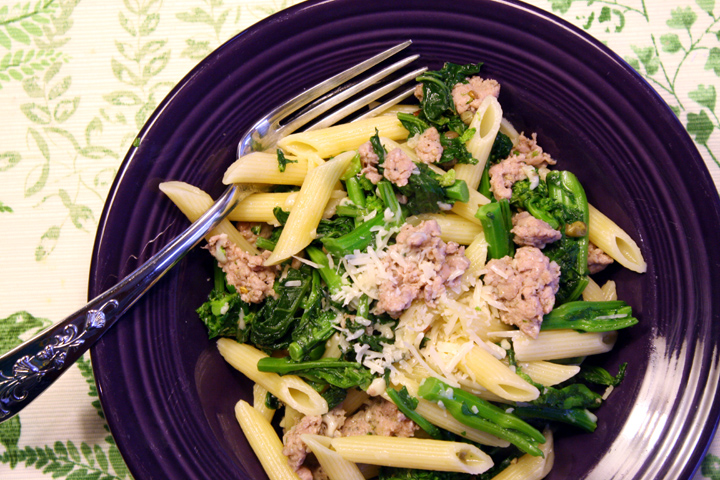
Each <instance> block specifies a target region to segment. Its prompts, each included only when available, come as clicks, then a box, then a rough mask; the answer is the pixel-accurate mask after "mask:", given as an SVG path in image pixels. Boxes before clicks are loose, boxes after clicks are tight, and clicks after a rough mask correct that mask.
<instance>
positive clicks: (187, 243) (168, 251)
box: [0, 185, 238, 422]
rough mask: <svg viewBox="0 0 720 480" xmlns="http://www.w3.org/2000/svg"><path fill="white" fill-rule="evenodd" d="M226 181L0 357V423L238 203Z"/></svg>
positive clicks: (233, 188)
mask: <svg viewBox="0 0 720 480" xmlns="http://www.w3.org/2000/svg"><path fill="white" fill-rule="evenodd" d="M237 193H238V189H237V187H236V186H234V185H232V186H230V187H229V188H228V189H227V190H226V191H225V193H223V195H222V196H221V197H219V198H218V200H217V201H216V202H215V204H214V205H213V206H212V208H210V209H209V210H208V211H207V212H205V213H204V214H203V215H202V216H201V217H200V218H199V219H198V220H197V221H195V222H194V223H193V224H192V225H190V227H188V228H187V230H185V231H184V232H183V233H182V234H180V235H179V236H178V237H176V238H175V239H173V241H172V242H170V243H169V244H168V245H166V246H165V247H163V248H162V250H160V251H159V252H158V253H156V254H155V255H153V256H152V257H151V258H150V259H149V260H148V261H147V262H145V263H144V264H142V265H141V266H140V267H138V268H137V269H136V270H134V271H133V272H132V273H130V275H128V276H127V277H125V278H124V279H123V280H122V281H121V282H120V283H118V284H117V285H115V286H114V287H112V288H110V289H109V290H107V291H105V292H104V293H102V294H100V295H99V296H97V297H95V298H94V299H93V300H91V301H90V302H89V303H88V304H87V305H85V306H84V307H83V308H81V309H80V310H78V311H76V312H75V313H73V314H72V315H70V316H69V317H67V318H66V319H65V320H63V321H61V322H58V323H56V324H54V325H51V326H50V327H48V328H47V329H45V330H43V331H42V332H40V333H39V334H37V335H36V336H35V337H33V338H31V339H30V340H28V341H26V342H25V343H23V344H21V345H19V346H18V347H16V348H14V349H13V350H10V351H9V352H7V353H5V354H3V355H1V356H0V422H3V421H5V420H7V419H9V418H11V417H12V416H13V415H15V414H17V413H18V412H19V411H20V410H22V409H23V408H24V407H25V406H26V405H28V404H29V403H30V402H32V401H33V400H34V399H35V398H36V397H37V396H38V395H40V394H41V393H42V392H44V391H45V389H46V388H48V387H49V386H50V385H52V384H53V382H54V381H55V380H56V379H57V378H58V377H60V375H62V374H63V373H65V371H66V370H67V369H68V368H69V367H70V366H71V365H72V364H73V363H75V361H76V360H77V359H78V358H80V357H81V356H82V355H83V354H84V353H85V352H87V351H88V350H89V349H90V347H91V346H92V345H93V344H95V342H96V341H97V340H98V339H99V338H100V337H101V336H102V335H103V334H104V333H105V332H106V331H108V330H109V329H110V327H112V326H113V325H114V324H115V322H116V321H117V320H118V319H119V318H120V316H122V314H123V313H125V312H126V311H127V309H128V308H130V307H131V306H132V305H133V304H134V303H135V302H136V301H137V300H138V299H139V298H140V297H142V296H143V294H144V293H145V292H147V291H148V290H149V289H150V287H152V286H153V285H154V284H155V283H156V282H157V281H158V280H160V278H161V277H162V276H163V275H164V274H165V273H166V272H167V271H169V270H170V269H171V268H172V267H173V266H175V264H177V262H178V261H179V260H180V259H181V258H182V257H183V256H184V255H185V254H186V253H187V252H188V251H190V249H192V248H193V247H195V246H196V245H197V244H198V243H200V241H201V240H202V239H203V237H204V236H205V234H207V233H208V232H209V231H210V230H212V229H213V228H214V227H216V226H217V225H218V224H219V223H220V222H221V221H222V220H223V219H224V218H225V217H226V216H227V215H228V213H230V211H231V210H232V209H233V208H234V207H235V205H236V204H237V198H238V196H237Z"/></svg>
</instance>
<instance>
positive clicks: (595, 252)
mask: <svg viewBox="0 0 720 480" xmlns="http://www.w3.org/2000/svg"><path fill="white" fill-rule="evenodd" d="M611 263H613V259H612V257H611V256H610V255H608V254H607V253H605V252H603V251H602V250H601V249H600V248H599V247H597V246H596V245H595V244H594V243H592V242H589V243H588V270H589V271H590V274H593V273H598V272H601V271H603V270H605V267H607V266H608V265H610V264H611Z"/></svg>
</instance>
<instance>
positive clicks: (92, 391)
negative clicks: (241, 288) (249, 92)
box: [0, 0, 720, 480]
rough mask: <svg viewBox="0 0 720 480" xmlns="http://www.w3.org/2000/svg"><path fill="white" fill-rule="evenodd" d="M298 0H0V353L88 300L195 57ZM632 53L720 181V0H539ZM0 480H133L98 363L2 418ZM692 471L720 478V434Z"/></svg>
mask: <svg viewBox="0 0 720 480" xmlns="http://www.w3.org/2000/svg"><path fill="white" fill-rule="evenodd" d="M294 3H298V2H297V1H293V0H242V1H240V0H173V1H170V0H107V1H105V0H103V1H99V0H14V1H13V0H11V1H7V0H0V114H1V115H2V118H3V128H2V129H0V140H1V141H0V222H1V225H2V228H1V229H0V231H1V232H2V233H0V252H1V253H0V255H1V258H2V260H1V262H0V264H1V265H2V267H0V271H1V272H2V275H0V283H1V285H0V351H6V350H9V349H11V348H13V347H14V346H16V345H18V344H19V343H21V342H22V341H23V340H24V339H27V338H29V337H30V336H32V335H33V334H34V333H35V332H37V331H39V330H41V329H42V328H44V327H46V326H47V325H49V324H51V323H53V322H56V321H58V320H61V319H62V318H63V317H64V316H65V315H67V314H69V313H70V312H73V311H75V310H76V309H77V308H79V307H80V306H82V305H83V304H84V303H85V299H86V295H87V278H88V269H89V263H90V254H91V251H92V247H93V242H94V236H95V231H96V228H97V225H98V221H99V219H100V215H101V212H102V208H103V205H104V202H105V199H106V196H107V193H108V190H109V188H110V185H111V183H112V181H113V178H114V176H115V174H116V172H117V170H118V167H119V165H120V162H121V160H122V158H123V156H124V155H125V152H126V151H127V150H128V148H129V147H130V146H131V145H132V144H133V142H134V141H135V138H136V134H137V132H138V130H139V129H140V128H141V127H142V125H143V124H144V122H145V121H146V120H147V118H148V117H149V115H150V114H151V113H152V111H153V110H154V109H155V108H156V106H157V105H158V103H159V102H160V101H161V100H162V99H163V98H164V96H165V95H166V94H167V93H168V92H169V91H170V89H171V88H172V87H173V86H174V85H175V84H176V83H177V82H178V81H179V80H180V79H182V77H183V76H184V75H185V74H186V73H187V72H188V71H189V70H190V69H192V68H193V67H194V66H195V65H196V64H197V62H198V61H200V60H201V59H202V58H204V57H205V56H206V55H207V54H208V53H210V52H211V51H212V50H213V49H215V48H216V47H218V46H219V45H220V44H222V43H223V42H224V41H226V40H227V39H229V38H231V37H232V36H234V35H235V34H237V33H239V32H241V31H243V30H244V29H246V28H247V27H248V26H250V25H252V24H253V23H255V22H257V21H259V20H261V19H262V18H264V17H266V16H268V15H271V14H273V13H275V12H278V11H280V10H282V9H284V8H287V7H289V6H290V5H292V4H294ZM529 3H530V4H532V5H533V6H535V7H539V8H541V9H544V10H546V11H549V12H552V13H554V14H556V15H558V16H560V17H561V18H563V19H564V20H566V21H568V22H570V23H572V24H574V25H576V26H577V27H579V28H581V29H583V30H584V31H586V32H587V33H589V34H590V35H593V36H594V37H596V38H597V39H599V40H600V41H602V42H603V43H605V44H606V45H608V47H610V48H611V49H613V50H614V51H615V52H617V53H618V54H619V55H620V56H622V57H623V58H624V59H625V60H626V61H627V62H628V63H629V64H630V65H631V66H632V67H633V68H635V69H636V70H637V71H638V72H639V73H640V74H641V75H642V76H643V77H644V78H645V79H646V80H647V81H648V83H649V84H650V85H652V86H653V88H655V89H656V90H657V92H658V93H659V94H660V95H661V96H662V97H663V99H664V100H665V101H666V102H667V103H668V104H669V105H670V107H671V108H672V109H673V111H674V112H675V114H676V115H677V117H678V119H679V120H680V122H681V123H682V124H683V125H684V126H685V127H686V128H687V131H688V132H689V134H690V135H691V137H692V138H693V139H694V141H695V142H696V144H697V146H698V149H699V151H700V153H701V155H702V157H703V159H704V160H705V162H706V164H707V167H708V169H709V171H710V173H711V175H712V178H713V179H714V181H715V184H716V185H718V184H720V120H719V119H718V111H717V104H718V102H717V93H718V89H719V88H720V4H717V5H716V2H715V0H672V1H669V0H531V1H530V2H529ZM0 478H2V479H3V480H21V479H22V480H35V479H49V478H60V479H67V480H110V479H130V478H131V477H130V473H129V472H128V469H127V467H126V466H125V464H124V462H123V460H122V457H121V455H120V452H119V451H118V449H117V447H116V445H115V442H114V440H113V438H112V435H111V434H110V432H109V430H108V427H107V425H106V423H105V420H104V416H103V412H102V410H101V408H100V404H99V401H98V394H97V390H96V388H95V384H94V380H93V372H92V368H91V365H90V362H89V359H88V358H83V359H81V361H79V362H78V363H77V364H76V365H75V366H74V367H73V368H72V370H71V371H70V372H68V373H67V374H66V375H64V376H63V377H61V379H60V380H59V381H58V382H57V384H56V385H54V386H53V387H52V388H50V390H49V391H48V392H47V393H46V394H45V395H43V396H42V397H40V398H39V399H38V400H37V401H36V402H35V403H34V404H32V405H31V406H29V407H28V408H27V409H25V410H24V411H23V412H22V413H21V414H20V415H19V416H16V417H14V418H13V419H11V420H9V421H6V422H4V423H2V424H0ZM696 478H697V479H713V480H720V443H716V444H713V446H712V447H711V449H710V451H709V452H708V454H707V456H706V457H705V460H704V461H703V463H702V466H701V468H700V469H699V471H698V472H697V475H696Z"/></svg>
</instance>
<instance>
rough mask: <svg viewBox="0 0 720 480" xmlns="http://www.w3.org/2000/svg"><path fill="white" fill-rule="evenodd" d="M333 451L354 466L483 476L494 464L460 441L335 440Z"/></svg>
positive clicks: (377, 437)
mask: <svg viewBox="0 0 720 480" xmlns="http://www.w3.org/2000/svg"><path fill="white" fill-rule="evenodd" d="M331 445H332V448H333V449H334V450H335V451H336V452H338V453H339V454H340V455H342V456H343V458H346V459H347V460H350V461H351V462H355V463H370V464H373V465H382V466H387V467H399V468H417V469H421V470H439V471H443V472H463V473H469V474H475V475H477V474H480V473H482V472H484V471H486V470H488V469H489V468H490V467H492V465H493V461H492V459H491V458H490V457H489V456H488V455H487V454H486V453H485V452H483V451H482V450H480V449H479V448H477V447H475V446H473V445H470V444H467V443H461V442H446V441H443V440H428V439H422V438H403V437H382V436H378V435H360V436H356V437H339V438H333V439H332V443H331Z"/></svg>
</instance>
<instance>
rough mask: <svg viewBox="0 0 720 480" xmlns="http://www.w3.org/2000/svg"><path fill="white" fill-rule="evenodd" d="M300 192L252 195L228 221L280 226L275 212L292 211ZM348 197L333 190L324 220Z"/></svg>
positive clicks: (340, 191)
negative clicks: (275, 210) (277, 208)
mask: <svg viewBox="0 0 720 480" xmlns="http://www.w3.org/2000/svg"><path fill="white" fill-rule="evenodd" d="M297 196H298V192H281V193H256V194H254V195H250V196H249V197H247V198H246V199H245V200H243V201H242V202H240V203H238V205H237V206H236V207H235V208H234V209H233V211H232V212H230V214H229V215H228V219H229V220H231V221H233V222H265V223H269V224H271V225H279V224H278V221H277V218H275V214H274V213H273V210H274V209H275V208H276V207H280V208H282V209H283V210H285V211H286V212H288V211H292V207H293V205H294V204H295V201H296V200H297ZM345 197H347V193H345V191H344V190H333V191H332V193H331V194H330V200H329V201H328V204H327V205H326V206H325V210H324V211H323V214H322V217H323V218H330V217H331V216H332V215H333V214H334V213H335V208H337V204H338V203H339V202H340V201H341V200H342V199H343V198H345Z"/></svg>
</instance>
